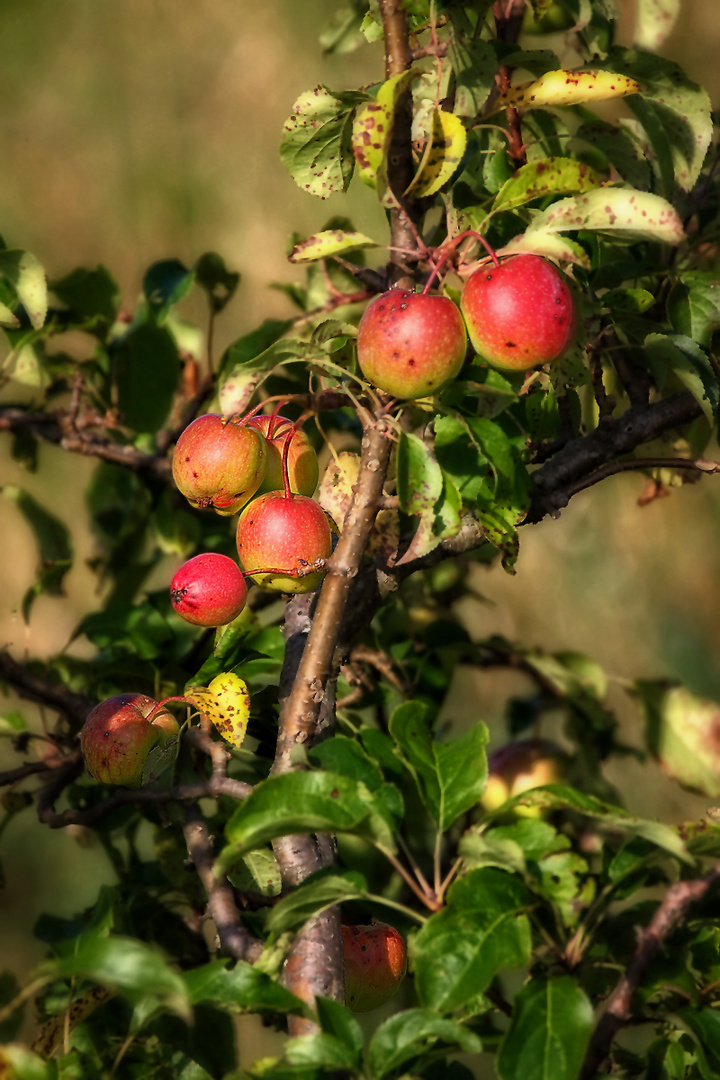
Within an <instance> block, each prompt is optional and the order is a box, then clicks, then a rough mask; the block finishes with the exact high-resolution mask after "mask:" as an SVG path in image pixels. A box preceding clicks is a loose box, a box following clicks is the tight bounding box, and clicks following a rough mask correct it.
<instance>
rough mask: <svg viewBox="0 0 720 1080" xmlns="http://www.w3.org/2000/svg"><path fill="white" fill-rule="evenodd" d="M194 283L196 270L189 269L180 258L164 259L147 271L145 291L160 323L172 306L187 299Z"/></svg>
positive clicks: (159, 323)
mask: <svg viewBox="0 0 720 1080" xmlns="http://www.w3.org/2000/svg"><path fill="white" fill-rule="evenodd" d="M194 283H195V271H194V270H188V268H187V267H186V266H183V264H182V263H181V262H179V260H178V259H163V260H162V261H161V262H156V263H153V265H152V266H151V267H150V268H149V269H148V270H147V271H146V273H145V277H144V278H143V292H144V294H145V299H146V300H147V302H148V304H149V306H150V310H151V311H152V313H153V314H154V316H155V319H156V320H157V323H158V325H162V323H163V322H164V321H165V319H166V318H167V316H168V315H169V314H170V309H171V308H173V307H174V306H175V305H176V304H179V303H180V301H181V300H184V299H185V297H186V296H187V294H188V293H189V292H190V290H191V289H192V287H193V285H194Z"/></svg>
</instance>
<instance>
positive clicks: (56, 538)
mask: <svg viewBox="0 0 720 1080" xmlns="http://www.w3.org/2000/svg"><path fill="white" fill-rule="evenodd" d="M0 491H2V494H3V495H4V496H5V498H6V499H10V500H12V502H14V503H15V505H16V506H17V508H18V510H19V511H20V513H21V514H22V515H23V517H24V518H25V520H26V521H27V523H28V525H29V526H30V528H31V529H32V531H33V534H34V536H35V542H36V544H37V548H38V556H39V559H38V562H39V565H38V572H37V580H36V581H35V584H34V585H31V586H30V588H29V589H28V591H27V592H26V593H25V596H24V597H23V602H22V610H23V616H24V618H25V620H26V621H27V619H28V618H29V616H30V609H31V607H32V605H33V601H34V600H35V597H36V596H39V595H41V594H42V593H47V594H48V595H50V596H64V592H63V579H64V577H65V575H66V573H67V572H68V570H69V569H70V567H71V566H72V562H73V547H72V539H71V536H70V532H69V530H68V529H67V527H66V526H65V525H64V524H63V522H62V521H60V519H59V518H56V517H55V515H54V514H51V513H50V511H49V510H46V509H45V507H44V506H42V505H41V504H40V503H39V502H38V501H37V500H36V499H34V498H33V496H32V495H29V494H28V492H27V491H24V490H23V489H22V488H20V487H15V486H12V485H6V486H5V487H3V488H0Z"/></svg>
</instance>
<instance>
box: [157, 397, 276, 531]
mask: <svg viewBox="0 0 720 1080" xmlns="http://www.w3.org/2000/svg"><path fill="white" fill-rule="evenodd" d="M267 463H268V451H267V442H266V441H265V439H264V438H263V437H262V435H261V434H260V432H259V431H257V430H256V429H255V428H252V427H248V426H247V425H246V424H239V423H235V422H234V421H232V420H226V419H225V418H224V417H222V416H216V415H215V414H214V413H207V414H206V415H205V416H198V418H197V419H196V420H193V421H192V423H191V424H188V426H187V427H186V428H185V430H184V431H183V433H182V435H181V436H180V438H179V439H178V441H177V444H176V446H175V453H174V454H173V465H172V468H173V479H174V480H175V483H176V484H177V486H178V489H179V490H180V491H181V492H182V494H183V495H184V496H185V498H186V499H187V500H188V502H189V503H190V504H191V505H192V506H195V507H197V508H198V509H200V510H215V511H216V512H217V513H218V514H223V515H228V514H235V513H236V512H237V511H238V510H240V509H241V507H243V506H244V505H245V503H246V502H248V501H249V500H250V499H251V498H252V496H253V495H254V494H255V492H256V491H257V489H258V488H259V487H260V484H261V483H262V482H263V480H264V478H265V473H266V471H267Z"/></svg>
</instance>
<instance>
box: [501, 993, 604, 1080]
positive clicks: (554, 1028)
mask: <svg viewBox="0 0 720 1080" xmlns="http://www.w3.org/2000/svg"><path fill="white" fill-rule="evenodd" d="M592 1027H593V1009H592V1005H591V1004H590V1002H589V1001H588V999H587V997H586V995H585V993H584V992H583V990H582V989H581V988H580V986H579V985H578V983H577V981H576V980H575V979H573V978H571V977H570V976H569V975H561V976H559V977H557V978H550V979H545V978H542V977H535V978H533V979H531V981H530V982H529V983H528V984H527V985H526V986H524V987H523V988H522V990H521V991H520V993H519V994H518V995H517V997H516V998H515V1002H514V1007H513V1015H512V1020H511V1021H510V1027H509V1029H508V1031H507V1033H506V1034H505V1037H504V1039H503V1041H502V1043H501V1044H500V1049H499V1051H498V1056H497V1073H498V1076H499V1077H500V1080H575V1078H576V1077H577V1075H578V1073H579V1070H580V1068H581V1066H582V1063H583V1059H584V1057H585V1051H586V1049H587V1044H588V1041H589V1038H590V1033H591V1031H592Z"/></svg>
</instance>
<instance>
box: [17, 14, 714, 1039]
mask: <svg viewBox="0 0 720 1080" xmlns="http://www.w3.org/2000/svg"><path fill="white" fill-rule="evenodd" d="M621 6H622V7H623V10H624V28H625V33H626V35H628V36H627V40H629V39H630V36H631V28H632V14H633V4H632V3H631V2H628V0H621ZM327 14H328V5H327V4H326V3H325V2H324V0H304V2H303V3H302V4H298V3H296V2H293V0H275V2H274V3H271V4H265V5H258V4H247V3H246V4H242V5H238V4H237V2H236V0H203V2H202V3H197V4H194V5H192V6H189V5H188V6H185V5H178V4H177V3H176V2H175V0H153V2H150V3H149V2H148V0H124V2H123V3H120V4H117V3H112V2H110V0H104V2H97V0H24V2H23V3H22V4H17V3H16V2H15V0H4V2H2V3H0V32H1V33H2V36H3V38H5V39H6V40H8V41H11V42H12V43H13V48H12V50H8V52H7V54H6V57H5V59H4V63H3V66H2V70H1V71H0V100H2V102H3V105H2V116H0V160H2V161H3V163H4V164H3V169H2V171H1V173H0V223H2V229H3V231H4V234H5V239H6V241H7V242H8V244H10V245H14V244H20V245H22V246H23V247H26V248H27V249H29V250H31V251H34V252H35V253H36V254H37V255H38V257H39V258H40V259H41V260H42V262H43V263H44V265H45V266H46V267H47V268H48V271H49V272H50V273H51V275H52V276H54V277H60V276H62V275H63V274H64V273H66V272H67V271H69V270H70V269H71V268H73V267H74V266H77V265H86V266H93V265H95V264H97V263H103V264H105V265H107V266H108V268H109V269H110V270H111V271H112V273H113V274H114V275H115V277H116V278H117V279H118V281H119V283H120V286H121V290H122V294H123V298H124V300H125V301H126V302H127V303H128V304H132V303H134V300H135V297H136V294H137V293H138V291H139V288H140V275H141V274H142V272H143V269H144V268H145V267H147V266H148V265H149V264H150V263H151V262H153V261H154V260H156V259H160V258H163V257H166V256H170V255H173V256H175V255H176V256H178V257H180V258H182V259H185V260H186V261H187V262H188V263H192V262H193V261H194V259H195V258H196V257H197V256H198V255H199V254H200V253H201V252H202V251H205V250H210V249H213V250H217V251H219V252H220V253H221V254H222V255H223V257H224V258H225V259H226V261H227V262H228V265H230V266H231V267H233V268H238V269H239V270H240V271H241V273H242V275H243V282H242V285H241V288H240V291H239V293H238V296H237V298H236V300H235V302H234V303H233V304H232V305H231V306H230V308H229V309H228V311H227V313H226V314H225V315H224V316H223V317H222V319H221V320H220V323H219V326H218V334H219V340H218V348H219V349H220V348H222V346H223V345H224V344H225V343H226V342H227V341H230V340H232V339H234V338H235V337H237V336H238V335H239V334H240V333H242V332H243V331H244V330H247V329H250V328H251V327H252V326H253V325H255V324H256V323H257V321H258V313H259V312H260V311H262V313H263V315H266V316H268V317H271V316H273V315H278V316H279V315H281V314H283V313H285V311H286V306H285V302H284V300H283V297H282V296H281V295H280V294H279V293H277V294H275V293H273V292H272V291H268V290H267V287H266V285H267V282H269V281H280V280H283V281H291V280H293V279H294V278H295V277H296V276H298V275H297V274H296V272H295V271H294V270H293V268H292V267H290V266H289V265H288V264H287V262H286V261H285V257H284V252H285V243H286V238H287V235H288V234H289V232H290V230H291V228H295V229H298V230H299V231H301V232H302V231H305V232H306V233H309V232H311V231H313V230H314V229H316V228H317V222H318V205H317V204H316V203H314V202H313V201H312V200H308V199H307V198H305V197H304V196H303V194H302V193H301V192H300V191H299V190H298V189H297V188H296V186H295V185H294V184H293V182H292V180H291V179H290V177H289V176H288V175H287V174H286V172H285V171H284V170H283V169H282V167H281V166H280V163H279V160H278V157H277V143H278V140H279V134H280V130H281V126H282V122H283V120H284V119H285V116H286V114H287V111H288V107H289V104H290V103H291V102H292V101H293V100H294V98H295V97H296V95H297V93H298V92H300V91H301V90H303V89H305V88H306V87H307V86H309V85H312V84H313V83H314V82H317V81H318V80H322V81H323V82H325V83H327V84H328V85H330V86H335V85H337V86H341V85H352V84H360V83H363V82H369V81H370V80H371V79H377V78H378V77H379V74H380V73H379V72H378V71H377V70H375V69H374V68H373V69H372V70H371V69H370V67H369V65H370V64H374V63H375V62H376V61H377V54H376V53H375V52H374V51H371V50H365V51H362V50H361V51H360V52H358V53H355V54H352V55H351V56H349V57H347V56H339V57H338V56H336V57H328V58H325V59H324V60H321V59H320V50H319V47H318V46H317V37H318V32H319V29H320V27H321V25H323V24H324V22H325V19H326V16H327ZM718 48H720V10H718V7H717V3H716V0H706V2H705V3H700V2H699V0H698V2H697V3H694V4H686V5H685V9H684V12H683V23H682V25H681V26H680V27H678V29H677V31H676V32H675V33H674V34H673V36H672V38H671V39H670V41H669V42H668V43H667V45H666V47H665V48H664V49H663V52H664V54H665V55H668V56H672V57H673V58H675V59H677V60H679V61H680V63H681V64H683V65H684V66H685V68H686V69H687V70H688V71H689V73H690V74H691V77H692V78H694V79H695V80H697V81H698V82H700V83H702V84H703V85H705V86H706V88H707V89H708V91H709V92H710V94H711V97H712V100H713V104H714V106H715V108H717V107H718V106H720V81H719V77H718V72H717V63H716V59H715V58H716V56H717V50H718ZM363 65H365V67H364V66H363ZM358 187H359V185H357V186H356V191H355V195H353V194H352V192H351V196H350V200H349V202H348V200H337V203H336V204H335V203H334V201H333V200H332V199H331V200H330V201H329V202H328V204H327V207H326V210H327V214H326V216H328V217H329V216H330V215H331V214H332V213H333V212H336V211H339V210H340V209H342V212H343V213H347V214H349V215H351V216H352V217H353V219H354V223H355V225H356V227H357V228H359V229H362V230H366V231H368V232H370V233H372V232H374V231H375V232H377V231H378V230H377V229H376V228H375V227H374V226H375V225H376V224H377V223H379V222H380V221H381V216H380V211H379V209H377V208H376V207H375V205H374V203H373V200H371V199H365V198H363V197H362V192H359V191H358V190H357V189H358ZM358 196H359V197H358ZM380 227H382V226H380ZM191 313H192V309H191ZM77 344H78V349H82V347H83V345H84V343H83V342H81V341H78V343H77ZM2 452H3V456H2V457H1V458H0V470H1V473H2V483H3V484H15V483H22V484H23V486H25V487H26V488H27V489H28V490H29V491H30V492H31V493H34V494H36V496H37V497H38V498H40V499H41V500H42V501H43V503H44V504H45V505H46V506H47V507H48V508H49V509H51V510H52V511H53V512H54V513H56V514H57V515H58V517H60V518H61V519H62V520H66V521H76V520H78V518H82V517H83V516H84V515H85V514H86V510H85V504H84V491H85V488H86V485H87V482H88V480H89V477H90V475H91V473H92V470H93V469H94V467H95V466H94V463H93V462H89V461H84V460H83V459H81V458H78V457H73V456H70V455H65V454H63V453H62V452H61V451H56V450H53V449H50V448H47V447H45V448H42V449H41V468H40V469H39V471H38V472H37V474H35V475H28V474H26V473H25V472H24V471H23V470H22V468H21V466H20V465H19V464H18V463H17V462H14V461H11V460H9V458H8V457H7V456H6V448H5V446H3V451H2ZM718 483H720V479H718V478H708V479H707V480H706V481H705V482H703V483H702V484H697V485H694V486H691V485H686V486H685V488H684V489H683V490H682V491H677V492H674V493H673V495H672V497H671V498H669V499H663V500H658V501H656V502H654V503H652V504H651V505H649V506H647V507H645V508H642V509H640V508H639V507H638V506H637V498H638V496H639V495H640V494H641V493H642V490H643V480H642V479H640V478H639V477H637V476H632V477H618V478H615V479H613V480H610V481H607V482H606V483H605V484H603V485H602V486H601V487H599V488H597V489H595V491H594V492H593V494H592V495H589V494H588V495H584V496H583V495H580V496H578V497H577V498H576V499H574V500H573V502H572V505H571V507H570V508H569V509H568V510H567V511H565V513H564V514H563V517H562V521H561V522H560V523H557V522H553V521H545V522H543V523H542V524H541V525H539V526H535V527H533V528H531V529H527V530H526V531H525V532H524V534H523V538H522V539H523V544H522V548H521V556H520V560H519V563H518V566H517V571H518V572H517V576H516V577H515V578H508V577H506V576H505V575H504V573H503V572H502V570H501V569H500V567H499V565H498V566H495V567H494V568H493V569H492V570H489V571H488V570H485V569H484V568H482V567H480V566H478V567H476V568H475V571H474V574H473V583H474V586H475V589H476V596H475V597H474V598H466V599H465V600H464V601H463V602H462V615H463V618H464V619H465V621H466V623H467V625H468V627H470V628H471V631H472V632H473V633H475V634H478V635H480V634H482V635H483V636H487V635H488V634H490V633H492V632H494V631H496V632H498V633H503V634H506V635H507V636H508V637H510V638H516V639H517V640H518V641H521V642H523V643H525V644H526V645H529V646H531V645H537V646H541V647H543V648H545V649H548V650H551V651H552V650H553V649H563V648H567V647H572V648H573V649H577V650H579V651H585V652H587V653H588V654H589V655H591V656H593V657H594V658H595V659H597V660H598V661H599V662H600V663H601V664H602V665H603V666H604V667H605V668H606V669H607V670H608V671H609V672H610V673H612V674H613V675H615V676H617V677H618V679H622V678H623V677H630V676H631V675H632V676H634V677H637V676H640V675H646V676H647V677H655V676H667V677H672V676H682V678H683V679H684V680H685V681H686V683H687V684H688V685H689V686H690V687H691V688H692V689H693V690H695V691H696V692H697V693H698V694H701V695H708V696H714V697H716V698H719V699H720V666H719V665H718V664H717V660H716V658H717V656H718V653H719V652H720V625H718V620H717V611H716V604H715V600H714V596H715V594H716V587H717V583H718V582H719V581H720V545H718V544H717V541H716V538H717V535H718V532H719V531H720V530H719V527H720V500H719V499H718V493H717V485H718ZM0 536H2V538H3V553H4V557H3V559H2V564H1V565H0V595H1V596H2V603H1V604H0V635H1V636H2V639H3V641H4V642H12V643H14V646H15V648H16V650H19V648H21V647H22V646H23V645H25V646H26V647H27V650H28V653H29V654H31V655H34V656H44V655H49V654H51V653H53V652H55V651H56V650H57V649H59V648H61V647H62V646H63V645H64V644H65V643H66V641H67V639H68V636H69V634H70V632H71V630H72V628H73V627H74V626H75V624H76V623H77V621H78V619H79V617H80V614H81V613H83V612H85V611H87V610H92V609H93V607H95V606H97V603H98V599H97V597H96V596H95V595H94V592H93V590H94V589H95V588H96V579H95V578H94V577H93V576H92V575H91V573H90V572H89V571H88V569H87V568H86V566H85V561H86V560H87V559H90V558H92V555H93V541H92V537H91V536H90V534H89V532H85V533H84V534H83V535H82V537H81V538H80V546H79V548H78V550H76V559H75V564H74V567H73V569H72V570H71V572H70V573H69V575H68V577H67V579H66V583H65V585H66V594H67V595H66V596H65V597H62V598H53V597H40V598H39V599H38V600H37V602H36V604H35V606H34V608H33V611H32V617H31V621H30V623H29V626H27V627H26V626H25V625H24V624H23V621H22V616H21V615H20V613H19V606H20V602H21V599H22V596H23V594H24V592H25V589H26V588H27V583H28V582H29V581H30V580H32V578H33V575H34V572H35V565H36V561H37V553H36V551H35V549H34V546H33V543H32V540H31V537H30V534H29V530H28V528H27V526H26V524H25V522H24V521H23V520H22V518H21V515H20V513H19V512H18V510H17V508H16V507H15V506H14V505H13V504H12V503H10V502H9V501H7V500H4V499H3V500H0ZM178 561H179V560H173V559H172V558H170V557H168V559H167V560H166V561H165V562H164V564H161V565H160V566H159V567H158V569H157V571H156V576H155V578H154V579H153V580H152V581H151V582H150V583H149V584H150V586H152V585H153V584H154V585H156V586H157V587H160V586H161V585H162V584H164V583H166V582H167V581H168V580H169V579H170V576H171V574H172V571H173V570H174V568H175V567H176V566H177V563H178ZM73 648H75V649H77V650H82V645H80V644H77V645H75V646H73ZM526 689H527V684H526V683H525V682H524V677H523V676H522V675H518V674H516V673H515V674H513V673H508V672H502V673H484V674H482V675H481V676H480V675H479V674H478V673H471V672H469V671H467V670H463V669H462V668H459V669H458V670H457V672H456V675H455V681H454V684H453V690H452V692H451V695H450V698H449V701H448V704H447V706H446V710H445V711H446V718H447V721H448V723H449V724H450V725H452V727H453V728H456V729H457V731H458V732H459V731H461V730H462V729H463V723H464V721H465V720H475V719H478V718H483V719H485V720H486V721H487V722H488V724H489V726H490V731H491V745H492V743H494V742H502V741H503V740H504V727H503V711H504V705H505V702H506V700H507V698H508V696H512V695H513V694H520V693H522V692H524V691H526ZM617 703H618V706H619V710H620V715H621V717H622V722H623V725H624V728H625V731H624V738H625V741H627V742H631V743H635V744H639V735H638V732H639V717H638V716H637V715H636V714H635V713H634V711H633V709H632V707H631V706H630V705H629V704H628V703H627V701H626V699H625V698H624V696H623V695H621V694H620V693H618V695H617ZM1 754H2V747H0V755H1ZM2 766H3V760H2V757H1V756H0V767H2ZM613 768H614V769H615V770H616V772H615V774H614V775H612V776H611V778H612V779H613V780H614V781H615V782H616V783H617V784H618V786H619V787H620V788H621V789H622V790H623V792H624V793H625V795H626V799H627V804H628V809H630V810H631V811H636V812H641V813H642V814H643V815H644V816H646V817H651V818H652V817H655V816H658V817H660V818H662V819H664V820H667V821H680V820H682V818H683V817H684V816H686V815H687V816H690V815H693V814H699V813H701V812H702V807H703V801H702V800H700V799H699V798H694V797H691V796H688V795H686V794H683V793H682V792H681V791H680V789H679V788H678V787H677V785H675V784H671V783H670V782H669V781H666V780H665V779H664V778H663V777H662V775H661V773H660V771H659V769H658V768H657V766H655V765H652V764H650V765H647V766H641V765H640V764H638V763H637V762H634V761H633V760H632V759H627V760H626V761H624V762H622V763H621V764H619V765H614V766H613ZM88 840H89V838H88V837H85V836H84V835H82V834H80V833H79V832H78V831H77V830H75V831H73V829H67V830H60V831H59V832H56V833H52V832H50V831H49V830H47V829H44V828H42V827H40V826H39V825H37V824H36V823H35V822H34V820H33V819H32V818H30V817H29V815H23V816H21V817H20V818H19V819H18V820H17V822H14V823H13V824H12V825H11V827H10V831H9V832H8V835H7V836H6V837H5V856H4V860H3V861H4V867H5V872H6V874H7V885H6V887H5V889H4V890H3V891H1V892H0V954H2V955H3V957H4V958H5V966H7V967H9V968H10V969H11V970H14V971H16V972H17V974H18V977H19V978H21V979H22V978H23V977H24V976H25V974H26V972H27V970H28V969H29V968H30V967H31V966H32V964H33V963H34V962H35V961H36V960H37V959H39V957H40V955H41V946H40V944H39V943H38V942H34V941H32V939H31V938H30V930H31V927H32V925H33V923H34V921H35V919H36V917H37V915H38V914H39V912H40V911H42V910H43V909H44V908H46V907H47V906H48V902H49V899H50V898H52V904H53V910H54V911H55V912H56V913H57V914H61V915H62V914H68V915H69V914H71V913H72V912H74V911H75V910H77V909H78V908H79V907H81V906H82V904H83V902H84V899H87V901H88V902H89V901H90V900H91V899H92V898H94V897H95V895H96V892H97V886H98V882H99V881H100V880H102V879H103V876H105V877H106V878H107V879H108V880H109V879H110V877H111V873H110V869H109V867H107V865H106V861H105V856H104V855H103V854H102V853H101V852H100V851H99V850H98V849H93V848H89V849H88V848H86V847H85V843H86V841H88ZM258 1028H259V1025H258ZM259 1052H262V1047H259V1048H253V1050H252V1051H251V1052H250V1053H249V1058H253V1057H255V1056H256V1055H257V1053H259Z"/></svg>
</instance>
